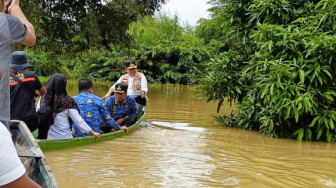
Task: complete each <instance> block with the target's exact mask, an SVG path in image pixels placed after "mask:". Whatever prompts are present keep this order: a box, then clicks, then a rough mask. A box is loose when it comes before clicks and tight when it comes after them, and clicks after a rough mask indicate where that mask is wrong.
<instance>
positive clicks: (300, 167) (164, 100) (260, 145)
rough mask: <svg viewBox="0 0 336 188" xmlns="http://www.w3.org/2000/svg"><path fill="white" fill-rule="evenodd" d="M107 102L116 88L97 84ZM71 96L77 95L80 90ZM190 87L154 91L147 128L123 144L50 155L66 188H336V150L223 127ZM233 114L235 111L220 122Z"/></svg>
mask: <svg viewBox="0 0 336 188" xmlns="http://www.w3.org/2000/svg"><path fill="white" fill-rule="evenodd" d="M95 86H96V87H95V88H94V90H95V94H97V95H98V96H103V95H104V94H105V93H106V91H107V90H108V88H109V86H110V83H96V85H95ZM68 89H69V91H70V92H69V94H71V95H75V94H77V91H76V90H77V87H76V83H75V82H70V84H69V87H68ZM195 94H197V91H195V90H194V88H193V87H190V86H181V85H150V86H149V98H150V100H149V104H148V106H147V108H146V109H147V113H146V117H145V119H144V122H143V124H142V125H141V126H140V127H139V128H137V129H136V130H135V131H133V132H131V133H129V134H126V135H124V136H122V137H119V138H116V139H113V140H110V141H104V142H98V143H96V144H91V145H86V146H80V147H74V148H69V149H63V150H53V151H46V152H45V155H46V157H47V161H48V163H49V165H50V166H51V168H52V171H53V172H54V174H55V176H56V178H57V180H58V183H59V185H60V187H78V188H82V187H224V186H227V187H336V169H335V167H336V159H335V158H336V145H335V144H334V143H324V142H297V141H296V140H289V139H275V138H270V137H267V136H265V135H263V134H261V133H258V132H252V131H246V130H239V129H233V128H226V127H222V126H221V125H219V124H216V123H215V122H214V120H213V117H212V115H213V114H214V112H215V111H216V104H215V103H212V102H210V103H206V100H205V99H199V98H197V97H195ZM230 112H231V109H230V106H229V105H226V106H224V107H223V108H222V109H221V112H220V114H228V113H230Z"/></svg>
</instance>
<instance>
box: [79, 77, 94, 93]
mask: <svg viewBox="0 0 336 188" xmlns="http://www.w3.org/2000/svg"><path fill="white" fill-rule="evenodd" d="M91 87H93V83H92V81H91V80H89V79H80V80H79V81H78V91H79V92H82V91H87V90H89V89H90V88H91Z"/></svg>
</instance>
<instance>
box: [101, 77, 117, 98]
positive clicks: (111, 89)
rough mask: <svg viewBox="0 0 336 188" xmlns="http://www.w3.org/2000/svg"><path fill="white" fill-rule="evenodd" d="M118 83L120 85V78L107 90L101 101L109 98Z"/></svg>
mask: <svg viewBox="0 0 336 188" xmlns="http://www.w3.org/2000/svg"><path fill="white" fill-rule="evenodd" d="M118 83H121V77H120V78H119V79H118V81H117V82H116V83H114V84H113V86H112V87H111V88H110V89H109V90H108V92H107V93H106V95H105V96H104V97H103V100H105V99H107V98H109V97H110V96H111V95H112V93H113V91H114V88H115V85H116V84H118Z"/></svg>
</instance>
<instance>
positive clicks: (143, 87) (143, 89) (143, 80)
mask: <svg viewBox="0 0 336 188" xmlns="http://www.w3.org/2000/svg"><path fill="white" fill-rule="evenodd" d="M147 92H148V86H147V79H146V76H145V75H144V74H142V76H141V97H142V98H144V97H145V95H146V94H147Z"/></svg>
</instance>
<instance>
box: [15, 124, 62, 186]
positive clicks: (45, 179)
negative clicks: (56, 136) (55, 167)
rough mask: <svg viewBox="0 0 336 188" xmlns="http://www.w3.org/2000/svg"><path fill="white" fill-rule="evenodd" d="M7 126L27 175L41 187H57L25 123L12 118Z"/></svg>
mask: <svg viewBox="0 0 336 188" xmlns="http://www.w3.org/2000/svg"><path fill="white" fill-rule="evenodd" d="M9 127H10V131H11V133H12V135H13V136H12V137H13V141H14V145H15V147H16V150H17V152H18V155H19V157H20V159H21V161H22V163H23V165H24V167H25V168H26V170H27V171H26V172H27V174H28V176H29V177H30V178H31V179H32V180H34V181H35V182H36V183H38V184H39V185H40V186H42V187H48V188H56V187H58V185H57V182H56V178H55V176H54V174H53V173H52V172H51V169H50V167H49V165H48V163H47V161H46V159H45V157H44V155H43V152H42V150H41V148H40V147H39V145H38V144H37V143H36V141H35V138H34V137H33V135H32V134H31V132H30V131H29V129H28V127H27V125H26V124H25V123H24V122H23V121H17V120H12V121H10V123H9Z"/></svg>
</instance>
